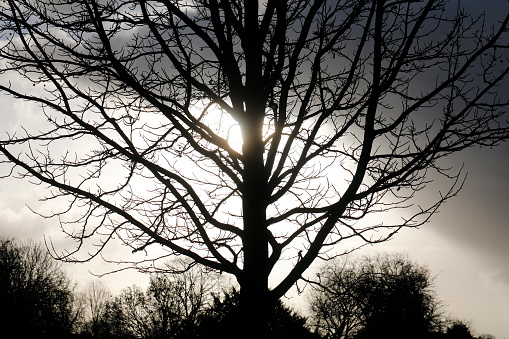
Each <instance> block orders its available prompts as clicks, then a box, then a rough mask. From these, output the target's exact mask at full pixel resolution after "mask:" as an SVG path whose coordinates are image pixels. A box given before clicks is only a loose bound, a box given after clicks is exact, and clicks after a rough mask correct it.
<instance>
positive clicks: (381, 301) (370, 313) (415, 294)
mask: <svg viewBox="0 0 509 339" xmlns="http://www.w3.org/2000/svg"><path fill="white" fill-rule="evenodd" d="M318 274H319V277H320V279H319V283H314V284H313V286H314V288H313V290H312V292H311V293H310V295H309V298H310V308H311V311H312V314H313V322H314V326H316V327H317V328H318V329H319V330H320V332H322V333H323V334H324V335H326V336H327V337H330V338H338V339H339V338H352V337H355V338H389V337H390V338H426V337H428V334H429V333H430V332H439V331H440V330H441V325H442V323H443V322H444V320H443V319H442V314H441V312H440V302H439V301H438V300H437V299H436V297H435V295H434V291H433V289H432V283H433V281H432V278H431V276H430V272H429V270H428V269H427V268H426V267H423V266H420V265H418V264H416V263H414V262H412V261H411V260H410V259H409V258H408V257H407V256H405V255H403V254H397V253H394V254H384V255H382V254H377V255H376V256H367V255H366V256H364V257H362V258H358V257H351V256H349V257H343V258H341V260H334V261H330V262H327V263H326V264H325V265H323V266H322V268H321V269H320V270H319V273H318Z"/></svg>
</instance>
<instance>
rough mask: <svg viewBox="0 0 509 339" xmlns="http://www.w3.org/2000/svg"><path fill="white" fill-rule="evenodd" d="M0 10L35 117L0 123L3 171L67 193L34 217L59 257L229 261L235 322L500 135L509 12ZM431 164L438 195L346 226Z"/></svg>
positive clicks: (151, 4) (105, 0)
mask: <svg viewBox="0 0 509 339" xmlns="http://www.w3.org/2000/svg"><path fill="white" fill-rule="evenodd" d="M0 6H1V7H0V8H1V11H0V20H1V22H0V25H1V26H0V37H1V39H2V42H1V48H0V63H1V64H0V67H1V70H0V72H1V75H2V78H1V80H0V91H2V92H3V93H5V94H7V95H10V96H11V97H13V98H17V99H19V100H25V101H29V102H33V103H35V104H37V105H39V106H40V107H41V109H40V114H39V115H36V114H35V113H34V115H33V117H38V118H39V117H44V119H40V120H37V124H36V126H32V127H33V128H31V127H30V126H29V125H30V123H32V122H33V121H32V120H33V119H31V120H30V121H28V122H26V123H24V128H20V129H18V130H15V131H11V133H9V134H6V135H5V136H4V137H3V138H2V140H1V141H0V151H1V153H2V154H3V158H2V159H1V162H2V163H4V164H9V165H10V166H11V167H10V169H9V170H8V171H7V172H6V174H5V175H4V176H17V177H20V178H23V179H29V180H31V181H33V182H36V183H40V184H44V185H49V186H51V187H52V188H53V193H52V195H50V196H48V197H47V198H48V199H50V200H54V201H57V202H58V201H60V200H61V201H62V202H63V203H65V207H63V208H62V210H61V211H57V212H53V214H52V215H48V217H49V216H58V217H61V218H62V228H63V230H64V232H66V234H67V235H69V236H70V237H71V238H73V239H75V240H76V242H77V247H76V249H71V250H69V252H64V253H63V255H62V256H61V257H62V259H66V260H78V261H79V260H86V259H89V258H88V257H87V258H83V257H80V256H79V255H80V253H82V254H85V256H88V255H89V254H90V257H94V256H95V255H97V254H98V253H100V252H101V251H102V249H103V248H104V247H105V246H106V245H107V244H108V243H109V242H110V241H111V239H113V238H118V239H120V240H121V241H123V243H124V244H126V245H127V246H130V247H132V249H133V251H142V250H145V251H147V253H153V254H154V257H153V259H154V260H155V259H157V258H162V257H166V256H172V255H175V254H179V255H184V256H187V257H189V258H191V259H192V260H194V261H196V262H198V263H200V264H202V265H205V266H207V267H210V268H211V269H215V270H217V271H221V272H226V273H229V274H232V275H234V276H235V277H236V279H237V280H238V282H239V284H240V287H241V291H240V292H241V296H242V304H243V305H244V312H245V317H244V319H245V321H246V327H245V328H246V335H252V336H260V333H261V332H263V331H264V329H265V328H266V319H264V317H265V314H266V313H267V312H265V310H267V309H269V307H271V306H270V305H273V304H274V303H275V301H276V300H278V298H280V297H281V296H282V295H283V294H284V293H286V292H287V291H288V289H289V288H290V287H291V286H292V285H293V284H294V283H295V282H296V281H297V280H298V279H299V278H300V277H301V275H302V274H303V273H304V271H305V270H306V269H307V268H308V267H309V265H310V264H311V263H312V262H313V260H314V259H315V258H316V257H317V256H319V255H321V254H323V253H325V252H326V251H327V250H329V249H331V248H332V247H333V246H336V245H338V244H342V245H344V246H343V247H342V248H340V249H338V251H348V250H351V249H352V248H351V247H349V248H347V247H345V246H347V245H348V246H356V245H349V243H348V242H347V241H348V240H349V239H360V240H361V241H362V242H365V243H376V242H381V241H384V240H386V239H388V238H389V237H391V236H392V235H393V234H394V233H396V232H397V231H398V230H400V229H401V228H402V227H415V226H418V225H421V224H423V223H424V222H426V221H427V220H428V218H429V217H430V216H431V215H432V214H433V213H434V212H435V211H436V210H437V209H438V208H439V206H440V205H441V204H442V203H443V202H444V201H446V200H447V199H448V198H450V197H452V196H454V195H455V193H456V192H457V189H459V187H460V186H461V183H462V176H460V174H459V173H457V172H452V171H448V170H447V168H448V165H447V164H446V163H445V162H443V161H442V158H444V157H446V156H448V155H450V154H451V153H454V152H457V151H460V150H463V149H465V148H467V147H471V146H478V145H480V146H495V145H497V144H498V143H499V142H500V141H501V140H505V139H507V137H508V131H509V130H508V126H507V123H506V121H505V120H504V117H503V114H504V109H505V108H506V106H507V98H506V97H504V98H501V97H499V96H498V95H497V91H498V89H499V87H500V86H501V85H503V81H504V79H505V77H506V75H507V73H508V71H509V68H508V65H509V60H507V53H506V51H507V26H508V20H509V16H505V17H501V18H500V22H497V23H496V25H491V24H489V23H488V22H486V21H485V20H484V18H483V17H482V16H481V17H476V16H474V17H471V16H470V15H469V13H467V12H465V11H464V10H462V9H461V8H460V7H458V8H454V7H451V5H450V4H449V2H448V1H445V0H428V1H411V0H408V1H388V0H363V1H353V0H343V1H336V0H334V1H332V0H299V1H281V0H269V1H265V2H262V1H253V0H244V1H240V0H234V1H217V0H189V1H176V0H157V1H156V0H79V1H69V0H38V1H35V0H6V1H3V2H2V3H1V4H0ZM507 12H509V11H506V13H507ZM236 129H237V130H240V135H241V138H240V137H238V138H235V137H234V136H235V130H236ZM69 147H71V148H69ZM435 173H438V174H439V175H443V176H445V177H447V178H451V179H452V183H453V184H452V185H451V186H452V187H451V188H450V190H445V191H444V192H442V193H441V195H440V196H439V197H437V199H436V201H434V202H431V203H430V204H429V205H427V206H423V207H420V206H416V208H414V209H412V208H409V212H408V213H407V214H408V215H405V216H404V218H402V220H401V222H394V223H392V222H388V221H386V222H383V220H384V219H383V215H378V216H377V218H375V219H376V221H375V222H373V223H370V222H368V221H366V222H364V221H363V222H358V221H359V220H361V219H362V220H364V219H365V218H364V217H365V216H367V215H368V214H370V213H377V212H378V213H383V212H386V211H389V210H391V209H393V208H397V207H411V206H413V205H412V204H413V203H415V201H416V200H415V199H414V198H418V196H419V194H418V193H420V192H421V191H422V190H423V189H424V188H425V187H426V185H427V184H428V183H429V182H430V181H431V180H432V179H433V177H432V175H434V174H435ZM105 178H107V180H105ZM76 213H79V217H77V218H73V219H71V218H72V217H70V216H75V215H77V214H76ZM66 217H67V218H66ZM371 220H374V219H371ZM90 243H92V244H95V245H97V247H95V248H94V252H92V253H90V252H89V251H88V248H90V247H88V246H89V245H90ZM159 247H162V248H163V250H164V251H166V253H165V254H163V255H162V256H161V252H160V250H159ZM84 248H85V250H82V251H81V252H80V249H84ZM155 249H157V250H155ZM290 258H293V267H292V268H291V269H290V270H289V271H288V272H285V273H284V274H283V276H282V278H280V279H278V280H274V281H275V282H274V283H273V284H272V285H270V286H269V283H268V282H269V276H271V273H274V272H275V271H278V270H277V269H276V270H275V266H276V264H277V263H278V261H279V260H281V259H290Z"/></svg>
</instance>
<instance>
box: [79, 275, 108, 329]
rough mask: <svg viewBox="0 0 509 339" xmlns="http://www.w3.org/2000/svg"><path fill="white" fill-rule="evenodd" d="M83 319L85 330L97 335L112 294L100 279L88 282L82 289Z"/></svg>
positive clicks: (101, 326)
mask: <svg viewBox="0 0 509 339" xmlns="http://www.w3.org/2000/svg"><path fill="white" fill-rule="evenodd" d="M80 298H81V299H82V303H83V306H82V307H83V321H84V323H85V324H84V325H85V327H86V330H87V332H89V333H90V334H91V335H92V336H94V337H97V336H99V335H100V332H101V331H103V327H104V326H103V322H104V321H103V319H104V317H105V316H106V312H107V311H108V305H109V304H110V301H111V298H112V295H111V292H110V290H109V288H108V287H107V286H106V285H105V283H104V282H103V281H101V280H93V281H91V282H89V283H88V284H87V285H86V286H85V288H84V290H83V291H82V293H81V295H80Z"/></svg>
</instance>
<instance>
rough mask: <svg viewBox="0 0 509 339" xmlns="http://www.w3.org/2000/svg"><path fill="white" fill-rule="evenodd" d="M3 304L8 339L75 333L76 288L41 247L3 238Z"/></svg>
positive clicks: (0, 315) (0, 318)
mask: <svg viewBox="0 0 509 339" xmlns="http://www.w3.org/2000/svg"><path fill="white" fill-rule="evenodd" d="M0 300H1V301H2V307H1V308H0V327H1V328H2V333H3V335H6V336H7V337H26V338H28V337H38V338H59V337H60V336H64V335H69V334H71V332H72V330H73V326H74V322H75V320H76V314H74V312H73V286H72V284H71V282H70V280H69V278H68V277H67V276H66V274H65V273H64V271H63V270H62V269H61V267H60V264H59V263H58V262H56V261H55V260H54V259H53V258H52V257H51V256H50V255H49V254H48V252H47V251H46V249H45V248H44V247H42V246H41V245H39V244H36V243H32V242H19V241H17V240H14V239H9V238H3V237H2V238H0Z"/></svg>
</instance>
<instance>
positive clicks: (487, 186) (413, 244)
mask: <svg viewBox="0 0 509 339" xmlns="http://www.w3.org/2000/svg"><path fill="white" fill-rule="evenodd" d="M481 3H482V6H484V7H485V8H486V9H487V10H488V11H490V13H496V12H497V10H498V9H499V7H497V6H498V4H502V3H506V1H495V0H493V1H490V0H488V1H467V4H469V5H471V6H473V7H480V6H481V5H480V4H481ZM500 8H502V7H500ZM503 8H505V9H506V8H507V6H505V7H503ZM505 9H504V10H505ZM505 95H507V93H506V94H505ZM0 107H2V111H1V112H0V114H1V116H0V117H1V119H2V121H3V122H4V123H5V121H6V120H7V119H9V121H10V123H11V124H13V125H15V121H16V119H15V116H16V114H27V113H29V111H27V110H26V107H25V106H23V105H17V104H13V103H10V102H7V101H6V99H5V98H1V99H0ZM449 161H450V163H451V164H452V165H455V166H457V167H460V166H461V164H462V163H465V167H464V171H465V172H468V178H467V181H466V183H465V185H464V188H463V190H462V191H461V192H460V193H459V195H458V196H457V197H456V198H454V199H453V200H451V201H449V202H448V203H446V205H444V206H443V207H442V209H441V211H440V213H439V214H437V215H435V216H434V218H432V220H431V221H430V223H428V224H427V225H425V226H423V227H421V228H420V229H418V230H410V229H407V230H403V231H402V232H401V233H399V234H398V235H396V237H395V238H394V239H393V240H392V241H390V242H387V243H383V244H378V245H376V246H371V247H369V248H365V249H363V251H405V252H407V253H408V254H409V256H410V257H411V258H412V259H414V260H415V261H417V262H418V263H419V264H423V265H428V267H429V268H430V270H431V271H432V273H433V274H435V275H436V276H437V277H436V291H437V293H438V298H439V299H441V300H443V301H444V302H445V304H446V305H447V311H448V312H450V313H451V314H453V315H454V316H456V317H458V318H459V319H462V320H466V321H471V325H472V328H473V329H474V330H476V334H481V333H490V334H493V335H495V336H496V337H497V338H498V339H503V338H506V339H509V221H508V220H509V199H508V196H507V194H508V192H509V179H508V177H507V176H508V173H509V144H508V143H505V144H503V145H501V146H499V147H497V148H495V149H492V150H488V149H469V150H467V151H464V152H463V153H460V154H457V155H455V156H454V157H452V158H450V159H449ZM44 194H45V189H44V188H43V187H37V186H32V185H29V184H27V183H23V182H20V181H19V180H18V181H14V180H7V179H4V180H2V181H0V233H1V234H3V235H8V236H14V237H17V238H20V239H33V240H35V241H43V239H44V238H43V237H44V236H45V237H46V238H48V237H51V238H52V239H54V241H55V242H56V243H57V246H59V247H61V248H62V247H63V246H64V245H65V242H66V239H64V238H63V236H62V235H61V234H60V230H59V226H58V221H57V220H54V219H51V220H46V219H42V218H41V217H39V216H37V215H34V214H33V213H31V212H30V210H29V209H28V208H27V206H26V205H27V204H28V205H30V206H31V207H32V208H34V209H38V208H44V207H43V205H41V203H39V202H38V201H37V200H38V199H39V198H41V197H43V196H44ZM109 251H110V252H109V253H110V254H111V256H110V258H122V257H124V258H128V256H129V255H130V253H129V251H128V250H127V249H124V248H121V247H119V248H114V247H110V248H109ZM65 268H66V270H68V272H69V273H70V275H72V276H73V277H74V279H76V280H77V281H79V282H81V283H84V282H85V281H88V280H90V279H92V278H93V276H92V275H91V274H90V272H89V271H92V272H93V273H97V274H100V273H104V272H108V271H112V270H115V269H116V267H115V266H113V265H108V264H105V263H104V262H103V261H102V260H101V259H100V258H97V260H94V261H93V262H91V263H87V264H83V265H65ZM105 279H106V282H107V283H108V284H109V285H110V288H111V289H112V291H113V292H114V293H118V292H119V291H120V290H121V289H122V288H124V287H127V286H129V285H132V284H133V283H136V284H139V285H142V286H144V285H146V283H147V280H148V277H147V276H142V275H140V274H136V273H134V272H132V271H130V272H123V273H117V274H114V275H110V276H107V277H105ZM292 301H295V299H292Z"/></svg>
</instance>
